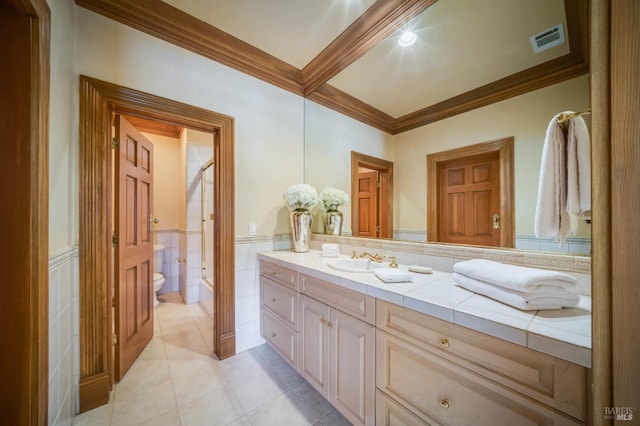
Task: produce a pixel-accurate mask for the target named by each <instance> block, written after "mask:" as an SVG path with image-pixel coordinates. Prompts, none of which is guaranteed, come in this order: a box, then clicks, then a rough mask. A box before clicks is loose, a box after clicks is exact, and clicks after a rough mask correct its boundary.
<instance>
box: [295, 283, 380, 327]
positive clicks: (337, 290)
mask: <svg viewBox="0 0 640 426" xmlns="http://www.w3.org/2000/svg"><path fill="white" fill-rule="evenodd" d="M300 281H301V282H300V292H302V293H304V294H306V295H308V296H311V297H313V298H314V299H317V300H319V301H321V302H324V303H326V304H327V305H330V306H332V307H334V308H336V309H339V310H341V311H342V312H344V313H346V314H349V315H351V316H354V317H356V318H358V319H361V320H362V321H364V322H367V323H369V324H371V325H375V321H376V299H375V298H373V297H371V296H367V295H366V294H363V293H359V292H357V291H353V290H349V289H348V288H344V287H340V286H337V285H335V284H331V283H329V282H327V281H324V280H321V279H320V278H316V277H312V276H310V275H305V274H300Z"/></svg>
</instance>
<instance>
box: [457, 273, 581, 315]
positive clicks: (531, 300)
mask: <svg viewBox="0 0 640 426" xmlns="http://www.w3.org/2000/svg"><path fill="white" fill-rule="evenodd" d="M452 277H453V280H454V281H455V282H456V283H457V284H458V285H459V286H460V287H464V288H466V289H467V290H469V291H472V292H474V293H478V294H481V295H483V296H487V297H489V298H491V299H494V300H497V301H498V302H502V303H505V304H507V305H510V306H513V307H514V308H518V309H522V310H523V311H532V310H543V309H560V308H570V307H573V306H576V305H578V303H579V302H580V296H579V295H577V294H575V293H571V292H568V291H566V290H562V289H558V288H557V287H551V289H549V288H548V287H547V289H546V290H549V291H540V292H537V293H522V292H520V291H515V290H510V289H507V288H504V287H499V286H496V285H492V284H488V283H485V282H482V281H479V280H475V279H473V278H470V277H467V276H465V275H462V274H458V273H457V272H454V273H453V275H452Z"/></svg>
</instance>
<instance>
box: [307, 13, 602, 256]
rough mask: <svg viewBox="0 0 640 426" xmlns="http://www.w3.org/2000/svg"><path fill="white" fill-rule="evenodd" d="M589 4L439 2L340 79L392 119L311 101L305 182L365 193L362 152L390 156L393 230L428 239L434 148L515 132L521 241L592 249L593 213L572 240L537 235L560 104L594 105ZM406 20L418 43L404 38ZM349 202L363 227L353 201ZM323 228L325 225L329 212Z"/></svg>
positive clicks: (548, 247)
mask: <svg viewBox="0 0 640 426" xmlns="http://www.w3.org/2000/svg"><path fill="white" fill-rule="evenodd" d="M586 9H587V6H586V2H585V1H581V0H575V1H574V0H566V1H564V2H563V1H559V0H544V1H540V0H522V1H517V2H516V1H512V0H492V2H491V5H488V4H486V3H485V2H477V1H474V0H460V1H455V2H451V1H437V2H435V3H434V4H433V5H432V6H431V7H429V8H428V9H426V10H425V11H424V12H423V13H422V14H420V15H418V16H417V17H416V18H414V19H413V20H411V21H410V22H408V23H407V24H406V26H405V27H403V28H402V29H401V30H399V31H397V32H396V33H394V34H393V35H391V36H390V37H388V38H387V39H386V40H384V41H383V42H381V43H379V44H378V45H377V46H375V47H374V48H372V49H371V50H369V51H368V52H367V53H366V54H365V55H364V56H362V57H361V58H360V59H358V60H357V61H356V62H354V63H353V64H352V65H350V66H349V67H347V68H346V69H345V70H343V71H342V72H340V73H339V74H338V75H336V76H335V77H334V78H333V79H332V80H330V81H329V82H328V84H329V85H332V86H334V87H337V88H338V89H340V90H341V91H343V92H345V93H347V94H348V95H351V96H353V97H354V98H357V99H358V100H360V101H362V102H364V103H366V104H368V105H370V106H372V107H373V108H374V109H375V110H377V111H379V112H381V113H382V114H383V115H386V116H387V117H388V118H389V120H388V122H391V123H393V126H392V129H390V130H389V129H387V131H381V130H378V129H376V128H375V127H372V126H368V125H365V124H362V122H361V121H356V120H353V119H351V118H348V117H345V116H344V115H341V114H338V113H336V112H335V111H333V110H331V109H328V108H326V107H323V106H321V105H319V104H318V103H315V102H313V101H312V100H305V104H304V108H305V111H304V115H305V147H304V149H305V181H306V182H307V183H310V184H312V185H313V186H315V187H316V188H317V189H318V190H322V189H323V188H324V187H326V186H332V187H336V188H340V189H343V190H344V191H346V192H348V193H349V194H350V196H351V200H350V201H353V194H352V193H351V180H352V165H351V161H352V155H353V154H352V153H354V152H356V153H360V154H363V155H366V156H371V157H375V158H380V159H382V160H386V161H390V162H392V163H393V171H394V176H393V200H392V202H391V206H390V207H391V209H392V214H393V234H392V235H393V239H397V240H411V241H427V240H428V239H429V240H431V239H432V238H428V237H427V230H428V229H429V227H428V224H427V221H428V219H427V216H428V214H427V213H428V208H427V207H428V206H427V200H428V188H429V185H428V170H427V158H428V156H430V155H433V154H436V153H442V152H447V151H450V150H455V149H460V148H463V147H468V146H472V145H476V144H482V143H489V142H492V141H498V140H504V139H505V138H512V140H513V164H512V167H513V168H512V170H513V194H514V199H513V212H512V219H513V232H514V238H513V242H512V243H510V244H511V248H517V249H523V250H542V251H560V252H568V253H576V254H584V255H588V254H589V253H590V232H591V230H590V225H589V224H588V223H586V222H585V221H581V222H580V224H579V226H578V229H577V232H576V233H575V235H572V236H571V237H570V238H569V239H568V240H567V242H566V243H565V244H564V245H563V246H560V245H559V243H558V242H556V241H553V240H552V239H538V238H536V237H535V236H534V216H535V209H536V202H537V191H538V181H539V172H540V161H541V156H542V147H543V144H544V140H545V133H546V129H547V126H548V124H549V122H550V120H551V119H552V118H553V117H554V115H556V114H557V113H559V112H563V111H567V110H571V111H584V110H586V109H588V108H589V75H588V74H587V69H588V67H587V65H586V62H587V61H586V59H584V58H585V55H586V52H587V51H588V48H587V46H586V40H588V37H587V33H586V29H585V28H586V18H587V11H586ZM406 29H411V30H412V31H413V32H414V33H415V34H416V41H415V43H414V44H413V45H411V46H406V47H403V46H400V44H399V43H398V41H399V39H400V37H401V36H402V33H403V32H404V31H405V30H406ZM536 36H538V37H537V40H536ZM532 37H533V41H532ZM534 44H536V48H535V50H534V46H533V45H534ZM538 44H541V45H543V46H542V48H541V51H539V52H536V50H538V46H537V45H538ZM559 76H561V77H559ZM584 119H585V120H586V122H587V125H589V117H588V116H584ZM378 128H380V127H378ZM463 151H464V150H463ZM340 209H341V211H342V212H343V213H344V216H345V219H344V226H343V235H351V232H352V229H353V222H352V220H353V218H352V217H351V205H350V204H348V205H345V206H342V207H341V208H340ZM313 232H316V233H321V232H322V225H321V223H320V221H319V220H316V221H315V223H314V229H313Z"/></svg>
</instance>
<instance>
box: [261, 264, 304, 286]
mask: <svg viewBox="0 0 640 426" xmlns="http://www.w3.org/2000/svg"><path fill="white" fill-rule="evenodd" d="M260 273H261V274H262V275H263V276H265V277H269V278H271V279H273V280H276V281H278V282H280V283H282V284H284V285H286V286H287V287H291V288H293V289H296V290H298V272H296V271H294V270H291V269H288V268H285V267H284V266H280V265H276V264H274V263H269V262H265V261H264V260H263V261H261V262H260Z"/></svg>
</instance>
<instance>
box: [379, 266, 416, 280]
mask: <svg viewBox="0 0 640 426" xmlns="http://www.w3.org/2000/svg"><path fill="white" fill-rule="evenodd" d="M373 273H374V274H375V275H376V277H378V278H380V279H381V280H382V281H384V282H385V283H404V282H410V281H412V278H411V274H409V273H408V272H407V271H404V270H402V269H396V268H378V269H376V270H375V271H373Z"/></svg>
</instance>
